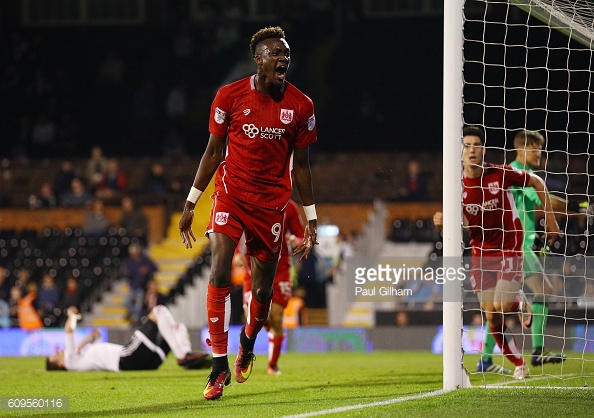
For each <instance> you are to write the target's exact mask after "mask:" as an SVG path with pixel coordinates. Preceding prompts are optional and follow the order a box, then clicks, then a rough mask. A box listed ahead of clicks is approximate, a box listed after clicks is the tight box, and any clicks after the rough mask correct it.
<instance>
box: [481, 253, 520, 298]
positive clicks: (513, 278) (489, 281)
mask: <svg viewBox="0 0 594 418" xmlns="http://www.w3.org/2000/svg"><path fill="white" fill-rule="evenodd" d="M522 264H523V258H522V255H521V254H518V253H506V254H502V255H500V256H482V257H481V256H475V255H474V254H473V256H472V261H471V269H470V283H471V284H472V289H473V290H474V291H475V292H478V291H481V290H487V289H492V288H494V287H495V286H496V285H497V281H498V280H508V281H510V282H516V283H519V284H521V283H522V277H523V273H522Z"/></svg>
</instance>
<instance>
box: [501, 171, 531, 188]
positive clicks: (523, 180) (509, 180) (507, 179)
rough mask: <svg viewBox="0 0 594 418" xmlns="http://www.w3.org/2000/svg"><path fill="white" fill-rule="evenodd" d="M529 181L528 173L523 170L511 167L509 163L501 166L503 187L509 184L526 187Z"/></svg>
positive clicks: (507, 186) (509, 185)
mask: <svg viewBox="0 0 594 418" xmlns="http://www.w3.org/2000/svg"><path fill="white" fill-rule="evenodd" d="M529 182H530V174H529V173H528V172H526V171H524V170H520V169H517V168H513V167H511V166H509V165H504V166H503V188H504V189H508V188H510V187H511V186H519V187H526V185H527V184H528V183H529Z"/></svg>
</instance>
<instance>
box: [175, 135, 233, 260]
mask: <svg viewBox="0 0 594 418" xmlns="http://www.w3.org/2000/svg"><path fill="white" fill-rule="evenodd" d="M224 147H225V139H224V138H219V137H216V136H214V135H213V134H210V137H209V138H208V145H207V146H206V150H205V151H204V154H203V155H202V158H201V159H200V164H199V165H198V170H197V171H196V176H195V177H194V183H193V185H192V189H191V190H190V194H189V195H188V200H186V203H185V205H184V211H183V213H182V215H181V217H180V219H179V233H180V235H181V237H182V242H183V243H184V245H185V246H186V248H192V240H194V242H196V236H195V235H194V232H193V231H192V222H193V221H194V207H195V206H196V202H197V201H198V199H199V198H200V196H201V195H202V192H203V191H204V190H205V189H206V187H208V183H210V180H211V179H212V176H213V175H214V173H215V172H216V171H217V168H218V167H219V165H220V164H221V161H222V159H223V149H224ZM190 238H191V239H190Z"/></svg>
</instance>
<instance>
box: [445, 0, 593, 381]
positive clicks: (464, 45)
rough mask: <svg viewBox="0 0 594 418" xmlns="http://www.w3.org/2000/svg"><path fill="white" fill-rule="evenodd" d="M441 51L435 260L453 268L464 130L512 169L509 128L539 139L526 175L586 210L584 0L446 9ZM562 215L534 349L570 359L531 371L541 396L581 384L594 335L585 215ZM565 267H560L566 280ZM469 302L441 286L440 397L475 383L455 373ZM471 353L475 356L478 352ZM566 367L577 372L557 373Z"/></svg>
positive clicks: (588, 51)
mask: <svg viewBox="0 0 594 418" xmlns="http://www.w3.org/2000/svg"><path fill="white" fill-rule="evenodd" d="M443 52H444V58H443V132H442V134H443V138H442V142H443V213H444V227H443V257H444V260H446V259H455V258H456V257H457V258H459V259H460V261H462V259H461V257H462V252H463V239H462V238H463V237H462V211H461V209H462V208H461V196H462V184H461V178H460V173H461V170H462V165H461V155H462V141H461V134H462V127H463V126H464V125H479V126H482V127H483V128H484V130H485V149H486V157H485V159H486V161H489V162H493V163H510V162H511V161H513V159H514V158H515V154H514V155H512V151H513V149H514V144H513V136H514V134H515V132H517V131H518V130H520V129H526V130H530V131H538V132H540V133H542V134H543V135H544V137H545V145H544V147H543V153H542V154H543V155H542V159H543V160H544V161H543V163H542V164H541V167H540V170H536V173H537V174H538V175H540V176H541V177H542V178H543V179H544V180H545V182H546V183H547V185H549V188H550V190H551V191H552V192H554V193H555V194H556V195H557V196H558V197H561V198H563V199H565V200H567V201H573V202H574V203H575V202H576V201H577V200H588V201H590V203H591V205H590V211H592V210H593V208H594V205H592V203H593V199H592V195H591V193H592V190H594V181H593V180H592V175H594V172H592V170H593V167H594V143H592V144H591V141H590V138H592V135H594V1H591V0H489V1H487V0H444V43H443ZM553 185H555V186H553ZM570 218H571V217H565V218H564V220H563V222H561V221H560V226H561V232H562V233H561V235H560V238H559V239H558V241H557V244H556V246H555V247H554V248H552V251H553V255H552V256H551V257H547V262H550V261H551V260H553V263H552V264H551V266H552V267H550V270H548V269H549V267H547V265H546V264H545V273H546V274H549V273H550V272H552V271H555V274H556V275H557V279H558V283H560V285H559V288H558V289H556V290H555V291H556V292H559V293H556V294H554V295H553V296H551V297H550V298H549V299H547V301H548V300H551V301H553V300H554V304H555V306H556V308H555V309H556V310H551V311H550V313H549V314H548V318H549V324H548V325H547V330H546V333H544V335H543V337H544V341H545V342H544V344H545V347H546V348H554V349H555V350H556V351H559V352H563V353H567V354H568V358H567V361H566V362H565V363H563V364H562V366H561V367H560V368H557V369H555V368H554V367H553V365H546V366H541V367H534V373H535V374H538V376H539V379H540V382H541V383H540V384H541V385H545V386H549V387H550V386H552V385H553V383H551V382H561V385H571V383H572V380H573V381H586V382H587V381H588V379H592V376H590V375H591V374H592V372H591V371H590V375H588V373H586V371H587V370H588V368H589V369H590V370H594V367H593V366H592V364H594V354H589V352H591V351H594V344H592V341H593V340H594V332H592V327H590V329H588V323H589V321H592V319H593V318H592V313H591V312H589V311H588V309H590V311H592V307H594V275H592V274H589V272H592V270H591V269H592V268H594V256H593V254H594V240H592V237H593V236H594V235H593V234H594V217H592V213H590V216H589V217H587V218H586V221H585V225H582V224H580V225H578V226H577V227H576V226H575V225H574V226H572V225H571V221H575V219H577V217H574V218H572V219H570ZM580 228H581V229H580ZM536 229H539V227H538V226H537V228H536ZM555 263H557V264H555ZM566 266H570V269H569V270H567V271H565V270H564V269H565V268H566ZM555 268H556V270H554V269H555ZM576 283H577V287H576ZM460 295H463V296H460ZM469 295H470V296H472V292H471V291H469V290H468V288H467V287H466V286H462V285H461V284H460V282H457V281H451V282H448V281H446V282H445V283H444V299H443V301H444V303H443V344H444V346H443V389H444V390H454V389H457V388H462V387H467V386H469V385H470V380H469V376H468V374H470V375H472V374H476V373H474V372H475V370H470V369H469V370H468V372H467V370H466V369H465V368H464V363H465V362H464V355H465V353H464V348H463V329H464V327H465V325H469V324H465V323H463V319H462V318H463V315H464V317H465V318H468V316H469V315H468V314H471V315H472V314H475V313H480V310H479V309H478V303H475V301H474V300H473V301H472V302H471V303H468V298H467V296H469ZM532 297H533V295H531V294H529V299H530V300H533V299H532ZM474 299H476V297H475V298H474ZM462 301H464V302H462ZM473 303H474V304H473ZM539 303H541V302H540V299H539ZM547 309H548V308H547ZM544 316H546V314H545V315H544ZM549 326H550V328H551V331H549V329H548V328H549ZM580 327H581V328H580ZM514 332H515V337H516V339H517V340H518V342H519V343H518V344H519V345H521V350H522V352H523V353H524V356H525V359H526V360H527V363H528V364H529V365H530V354H531V352H532V348H533V346H534V345H535V343H534V341H531V335H532V334H531V331H529V330H528V331H523V330H521V329H516V330H515V331H514ZM580 332H581V334H580ZM549 343H550V345H551V346H552V347H549ZM470 353H471V354H480V353H477V352H476V349H475V351H474V352H473V351H470ZM466 354H468V351H467V352H466ZM478 358H479V356H478V355H477V356H475V357H474V358H473V361H474V359H478ZM499 359H500V360H501V361H500V362H499V364H504V363H505V361H507V360H504V359H503V357H501V355H499ZM571 362H573V364H576V365H577V364H578V363H579V364H580V365H581V369H580V367H576V368H575V370H576V371H573V370H572V369H571V367H566V366H565V365H566V364H568V363H571ZM466 364H467V366H469V365H470V362H467V363H466ZM510 366H511V363H510V362H509V361H507V367H510ZM472 367H475V364H472ZM475 368H476V367H475ZM531 374H532V369H531ZM471 377H472V376H471ZM508 380H509V378H508ZM537 380H538V379H533V380H532V382H537ZM473 381H474V380H473ZM485 381H489V379H486V378H484V377H483V378H482V380H481V382H485ZM528 382H530V381H529V380H527V381H526V383H525V384H532V385H539V384H538V383H528ZM590 383H591V380H590Z"/></svg>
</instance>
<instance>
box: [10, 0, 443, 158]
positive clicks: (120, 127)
mask: <svg viewBox="0 0 594 418" xmlns="http://www.w3.org/2000/svg"><path fill="white" fill-rule="evenodd" d="M202 3H204V2H202ZM219 3H220V2H212V4H213V5H216V4H219ZM289 3H290V2H289ZM293 3H300V2H293ZM302 3H303V4H302V5H301V6H303V7H302V8H300V9H299V13H292V14H287V15H283V14H282V13H279V14H278V16H277V18H275V19H272V20H261V21H252V20H241V19H239V20H237V22H238V23H237V27H238V28H239V36H238V37H237V42H234V43H233V44H232V45H231V46H230V47H228V48H227V49H225V50H223V51H221V52H220V53H212V52H209V50H210V49H211V48H210V46H211V43H212V42H211V41H209V38H212V35H213V33H214V32H215V30H216V28H217V26H220V25H221V24H223V23H224V20H225V18H223V17H220V18H219V17H216V18H214V19H209V20H208V21H192V20H190V19H189V17H188V16H184V10H187V7H188V6H187V5H188V2H185V1H168V2H159V1H148V2H147V3H146V4H147V18H146V20H147V22H146V23H144V24H140V25H136V24H134V25H111V26H110V25H90V26H81V25H60V26H55V25H53V26H37V27H36V26H33V27H32V26H25V25H23V24H21V23H20V21H21V17H22V9H21V2H20V1H17V0H8V1H3V2H2V4H1V5H0V13H1V16H2V17H1V19H2V20H1V28H0V30H1V36H0V51H1V60H2V63H3V64H2V66H1V68H2V70H1V71H2V74H0V78H1V83H0V88H1V94H0V135H1V138H2V144H3V145H2V147H0V155H1V156H3V157H11V156H13V155H14V154H18V153H22V152H23V148H24V151H25V152H27V153H28V154H29V156H30V157H32V158H37V157H47V156H49V157H53V156H56V157H65V156H72V157H86V156H87V155H88V153H89V150H90V148H91V146H92V145H100V146H102V147H103V148H104V151H105V153H106V154H108V155H120V156H135V155H152V156H159V155H160V154H161V153H162V150H163V144H164V141H165V139H164V138H165V136H166V134H167V128H168V126H167V120H166V117H165V114H164V99H165V96H166V94H167V93H168V91H169V89H170V88H171V87H172V85H173V84H174V83H175V82H177V81H178V80H182V79H185V80H187V82H188V83H189V87H190V92H191V100H192V102H193V104H192V106H193V108H192V111H193V113H194V114H193V115H192V116H191V117H190V118H189V120H188V121H186V122H187V123H186V124H185V125H184V134H185V136H186V148H187V152H188V153H190V154H193V155H199V154H201V152H202V150H203V148H204V146H205V141H206V139H207V137H208V133H207V119H208V109H209V106H210V102H211V100H212V97H213V95H214V92H215V91H216V88H217V86H218V85H219V83H221V81H222V79H223V77H224V75H225V74H226V73H227V72H228V71H229V70H230V68H231V67H232V66H233V64H234V63H235V62H236V61H237V58H238V57H244V56H245V54H246V53H247V49H248V43H249V38H250V36H251V34H252V33H253V32H254V31H255V30H257V29H259V28H260V27H263V26H266V25H271V24H279V25H282V26H283V27H284V28H285V30H286V32H287V38H288V41H289V43H290V45H291V47H292V53H293V61H292V67H291V70H290V75H289V78H288V79H289V80H290V81H291V82H293V83H294V84H295V85H296V86H297V87H299V88H300V89H302V90H303V91H304V92H305V93H306V94H308V95H309V96H310V97H311V98H312V99H313V100H314V103H315V105H316V116H317V120H318V129H319V131H318V132H319V139H320V140H319V143H318V144H317V145H316V146H315V147H314V150H313V151H315V152H324V153H333V152H360V151H373V152H390V153H391V152H396V151H399V150H409V151H416V150H424V151H427V150H429V151H432V152H439V151H440V148H441V108H442V103H441V100H442V99H441V89H442V88H441V85H442V80H441V78H442V71H441V67H442V42H443V41H442V39H443V35H442V28H443V23H442V19H443V18H442V16H441V15H423V16H416V17H415V16H413V17H398V18H396V17H392V18H365V17H363V16H362V14H361V10H360V9H358V8H356V7H355V10H342V12H337V11H336V10H332V9H327V10H323V9H322V10H310V11H306V10H304V9H305V2H302ZM338 3H340V2H338ZM355 3H357V4H358V2H355ZM343 9H344V8H343ZM217 12H218V13H220V14H221V15H223V14H224V12H225V11H224V10H217ZM183 22H187V23H188V24H189V28H190V32H191V34H192V37H193V39H194V41H195V54H194V56H193V57H192V58H190V59H187V60H178V59H176V58H175V57H173V55H172V42H173V39H174V37H175V35H176V32H177V31H178V29H179V27H180V25H181V24H182V23H183ZM22 42H24V43H25V44H26V45H27V50H26V52H25V54H24V56H23V57H22V58H21V59H20V60H19V61H18V62H15V59H14V53H15V49H16V48H18V47H19V45H20V43H22ZM109 54H115V55H116V56H117V57H119V58H120V59H121V60H122V62H123V64H124V66H125V75H124V79H123V81H122V83H121V84H118V85H117V86H106V85H105V84H101V83H99V82H98V81H97V75H98V71H99V68H100V66H101V64H102V62H103V61H104V60H105V59H106V57H107V56H108V55H109ZM254 68H255V67H254ZM40 75H43V77H45V78H46V79H47V81H48V82H49V83H50V84H51V86H52V87H51V91H50V92H48V93H46V94H44V95H42V96H41V97H39V96H36V95H35V93H34V90H35V80H36V77H38V76H40ZM147 79H150V80H152V81H153V82H154V85H155V91H156V97H157V106H156V111H155V113H154V118H153V119H152V121H151V123H152V125H151V126H150V129H147V130H146V131H148V132H146V131H143V132H142V133H139V132H138V130H139V128H138V127H137V126H135V123H134V120H133V117H132V111H133V108H132V107H133V105H132V102H133V98H134V93H135V91H136V90H137V89H138V88H139V86H141V85H142V83H143V82H145V81H146V80H147ZM42 111H44V112H47V113H48V115H49V116H50V118H52V119H53V120H54V121H55V122H56V124H57V125H58V129H59V128H60V123H61V120H62V119H63V116H64V113H68V114H69V115H70V116H71V117H72V122H73V123H74V125H75V126H76V137H75V139H74V141H71V142H70V143H68V144H66V145H65V144H57V145H56V146H55V147H52V148H53V149H49V150H45V149H44V150H40V151H37V150H34V149H32V147H31V146H30V144H29V143H28V141H27V139H26V138H21V139H19V137H20V136H21V137H22V130H21V127H22V126H23V124H24V123H29V124H31V123H33V122H34V121H35V118H36V117H37V115H38V114H39V113H40V112H42ZM144 128H147V127H146V126H145V127H144ZM140 130H141V129H140Z"/></svg>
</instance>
